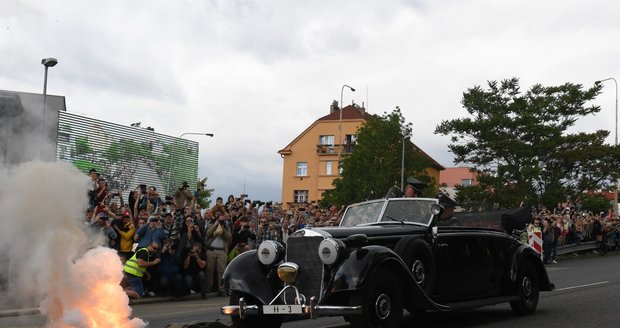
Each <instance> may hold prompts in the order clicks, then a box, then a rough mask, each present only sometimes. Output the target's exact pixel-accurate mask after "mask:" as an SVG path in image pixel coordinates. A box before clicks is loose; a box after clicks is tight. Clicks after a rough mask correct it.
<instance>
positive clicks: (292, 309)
mask: <svg viewBox="0 0 620 328" xmlns="http://www.w3.org/2000/svg"><path fill="white" fill-rule="evenodd" d="M263 314H301V305H263Z"/></svg>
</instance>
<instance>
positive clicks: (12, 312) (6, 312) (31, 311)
mask: <svg viewBox="0 0 620 328" xmlns="http://www.w3.org/2000/svg"><path fill="white" fill-rule="evenodd" d="M213 297H218V296H217V292H212V293H207V299H209V298H213ZM198 299H200V293H196V294H190V295H186V296H183V297H181V298H180V299H179V302H183V301H188V300H198ZM172 301H174V298H173V297H172V296H166V297H158V296H154V297H149V296H147V297H143V298H141V299H138V300H129V305H140V304H153V303H163V302H172ZM39 313H40V312H39V308H38V307H37V308H34V307H33V308H23V309H0V318H6V317H18V316H22V315H37V314H39Z"/></svg>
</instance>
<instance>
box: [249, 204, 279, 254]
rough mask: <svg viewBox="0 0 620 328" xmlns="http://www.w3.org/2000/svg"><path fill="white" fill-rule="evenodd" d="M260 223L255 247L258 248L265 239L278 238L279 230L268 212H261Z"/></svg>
mask: <svg viewBox="0 0 620 328" xmlns="http://www.w3.org/2000/svg"><path fill="white" fill-rule="evenodd" d="M258 223H259V224H258V229H257V232H256V243H255V244H254V249H258V246H259V245H260V244H261V243H262V242H263V241H265V240H278V230H277V229H276V225H275V223H273V222H270V220H269V216H268V215H267V212H263V213H261V216H260V219H259V221H258Z"/></svg>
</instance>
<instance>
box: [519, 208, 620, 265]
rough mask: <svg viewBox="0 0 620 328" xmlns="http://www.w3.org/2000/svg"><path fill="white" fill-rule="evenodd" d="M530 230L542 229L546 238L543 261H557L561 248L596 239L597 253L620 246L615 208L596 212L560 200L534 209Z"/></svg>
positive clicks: (619, 231) (616, 248)
mask: <svg viewBox="0 0 620 328" xmlns="http://www.w3.org/2000/svg"><path fill="white" fill-rule="evenodd" d="M528 230H530V231H532V230H539V231H541V232H542V239H543V261H544V262H545V263H557V251H558V247H561V246H566V245H571V244H581V243H584V242H590V241H595V242H598V243H599V246H598V248H597V249H596V250H595V251H594V252H595V253H602V254H606V253H607V252H609V251H612V250H618V249H620V245H619V241H620V220H619V219H618V216H617V215H615V213H614V212H613V210H611V209H609V210H608V211H607V212H600V213H593V212H592V211H587V210H584V209H582V206H581V204H580V203H579V202H575V203H573V202H570V201H567V202H563V203H558V204H557V205H556V207H554V208H553V209H547V208H542V210H540V211H538V212H535V213H534V215H533V219H532V223H531V224H530V225H529V226H528Z"/></svg>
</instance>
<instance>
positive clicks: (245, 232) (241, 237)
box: [232, 216, 256, 245]
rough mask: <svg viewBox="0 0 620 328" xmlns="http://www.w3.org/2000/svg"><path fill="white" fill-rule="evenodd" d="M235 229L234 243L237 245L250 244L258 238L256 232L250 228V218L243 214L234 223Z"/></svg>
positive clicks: (233, 234)
mask: <svg viewBox="0 0 620 328" xmlns="http://www.w3.org/2000/svg"><path fill="white" fill-rule="evenodd" d="M233 226H234V229H233V233H232V244H233V245H237V244H240V243H243V244H245V245H249V244H250V243H254V241H255V240H256V234H255V233H254V231H253V230H252V229H251V228H250V222H249V220H248V218H246V217H244V216H242V217H241V218H240V219H239V220H237V221H236V222H235V223H234V225H233Z"/></svg>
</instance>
